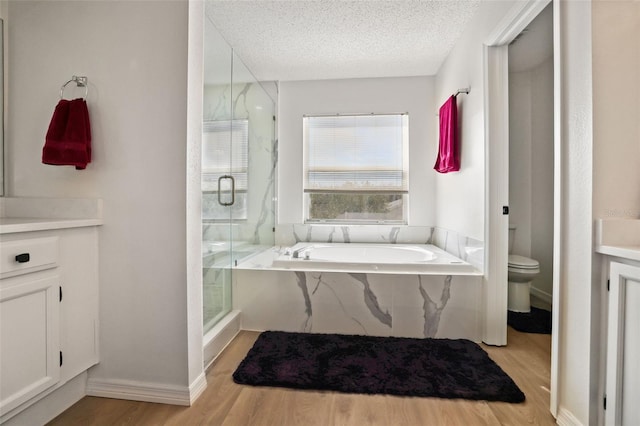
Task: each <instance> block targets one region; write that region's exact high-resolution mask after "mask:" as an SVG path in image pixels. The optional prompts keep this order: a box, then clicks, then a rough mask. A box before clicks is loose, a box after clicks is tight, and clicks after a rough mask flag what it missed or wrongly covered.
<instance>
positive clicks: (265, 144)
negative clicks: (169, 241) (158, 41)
mask: <svg viewBox="0 0 640 426" xmlns="http://www.w3.org/2000/svg"><path fill="white" fill-rule="evenodd" d="M204 99H205V101H204V119H205V120H228V119H229V118H230V117H233V118H234V119H247V120H248V123H249V152H248V155H249V169H248V172H247V174H248V176H247V179H248V183H247V191H246V208H247V218H246V220H235V221H234V222H233V224H232V225H231V227H232V231H231V235H232V238H233V240H234V242H242V243H244V244H248V245H261V246H273V244H274V232H273V224H274V223H275V205H274V191H275V173H276V163H277V141H276V139H275V130H274V125H275V123H274V114H275V104H274V102H273V100H272V99H271V98H270V97H269V95H268V94H267V92H266V91H265V90H264V88H263V86H262V85H261V84H259V83H257V82H251V83H239V84H233V85H206V86H205V89H204ZM230 109H232V110H233V113H232V111H231V110H230ZM240 196H241V195H238V200H239V197H240ZM229 226H230V225H229V221H222V222H214V221H211V222H203V227H202V240H203V241H204V242H205V243H206V242H220V241H228V240H229Z"/></svg>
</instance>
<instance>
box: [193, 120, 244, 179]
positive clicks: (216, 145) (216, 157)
mask: <svg viewBox="0 0 640 426" xmlns="http://www.w3.org/2000/svg"><path fill="white" fill-rule="evenodd" d="M248 166H249V121H248V120H231V121H230V120H224V121H205V122H204V125H203V134H202V190H203V191H217V190H218V178H219V177H220V176H223V175H228V174H232V175H233V177H234V178H235V185H236V190H238V191H243V190H246V189H247V169H248Z"/></svg>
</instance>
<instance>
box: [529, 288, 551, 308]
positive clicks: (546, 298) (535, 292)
mask: <svg viewBox="0 0 640 426" xmlns="http://www.w3.org/2000/svg"><path fill="white" fill-rule="evenodd" d="M530 293H531V295H532V296H534V297H537V298H538V299H540V300H542V301H543V302H545V303H548V304H549V305H553V296H552V295H550V294H549V293H547V292H546V291H542V290H540V289H539V288H536V287H533V286H532V287H531V290H530Z"/></svg>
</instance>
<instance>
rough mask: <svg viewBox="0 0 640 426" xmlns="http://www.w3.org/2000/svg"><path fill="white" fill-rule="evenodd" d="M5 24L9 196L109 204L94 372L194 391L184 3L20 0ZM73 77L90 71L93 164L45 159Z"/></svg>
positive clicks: (101, 377) (102, 249)
mask: <svg viewBox="0 0 640 426" xmlns="http://www.w3.org/2000/svg"><path fill="white" fill-rule="evenodd" d="M9 19H10V21H11V34H10V36H11V37H10V40H11V46H10V47H11V58H10V64H9V68H10V69H9V73H10V74H9V79H10V84H9V87H10V90H11V93H12V97H11V99H10V105H11V108H10V111H9V122H8V125H9V132H8V143H9V150H8V160H9V163H10V164H11V170H10V174H9V176H8V180H9V193H10V195H11V196H44V197H97V198H102V199H103V200H104V226H103V227H102V228H101V232H100V247H99V250H100V333H101V334H100V336H101V338H100V349H101V361H100V364H99V365H98V366H97V367H96V368H95V369H94V370H93V371H92V372H91V377H92V378H93V379H97V380H121V379H122V380H130V381H134V382H142V383H146V384H151V385H153V384H154V383H158V384H169V385H179V386H186V385H188V384H189V383H190V381H191V380H193V378H194V377H195V376H198V371H197V370H198V368H196V371H189V369H190V366H189V363H190V362H195V363H196V364H197V359H198V356H197V354H196V355H195V358H193V359H191V360H190V359H189V354H188V337H187V336H190V339H191V340H192V342H191V346H190V348H191V350H192V351H193V350H197V349H196V348H198V347H199V348H200V351H201V348H202V343H201V340H200V342H199V344H198V342H196V343H195V344H194V343H193V340H194V339H195V337H194V334H193V333H191V335H189V333H188V318H189V320H190V321H196V322H197V321H198V318H201V316H199V315H201V314H198V313H197V312H195V311H189V312H188V309H187V303H188V302H187V297H189V298H190V299H193V300H192V301H191V302H193V303H195V304H196V306H198V309H201V301H198V300H197V299H198V293H197V292H195V293H193V292H191V293H189V294H188V292H187V270H186V189H185V188H186V176H187V172H186V162H187V158H186V152H187V149H186V146H187V142H186V139H187V35H188V34H187V28H188V27H187V26H188V3H187V2H183V1H168V2H167V1H143V2H106V1H104V2H103V1H98V2H77V1H55V2H54V1H42V2H30V1H14V2H11V3H10V4H9ZM72 75H83V76H87V77H88V79H89V98H88V106H89V112H90V118H91V124H92V133H93V162H92V163H91V164H89V165H88V166H87V169H86V170H83V171H77V170H75V169H74V168H73V167H56V166H48V165H43V164H41V161H40V159H41V150H42V146H43V143H44V135H45V133H46V130H47V127H48V124H49V120H50V118H51V114H52V112H53V108H54V106H55V104H56V103H57V101H58V91H59V89H60V86H61V85H62V84H63V83H64V82H65V81H67V80H68V79H70V78H71V76H72ZM65 93H67V96H69V95H70V94H71V91H70V90H67V91H66V92H65ZM196 156H197V153H196ZM191 157H193V155H192V156H191ZM191 163H193V158H191ZM199 273H200V272H199V271H198V274H199ZM191 306H193V305H191ZM200 321H201V319H200ZM196 334H197V330H196ZM200 335H201V332H200ZM196 340H197V339H196ZM199 359H200V363H201V362H202V356H201V353H200V357H199ZM194 360H195V361H194ZM196 367H199V368H200V370H199V371H200V372H201V371H202V365H200V366H196Z"/></svg>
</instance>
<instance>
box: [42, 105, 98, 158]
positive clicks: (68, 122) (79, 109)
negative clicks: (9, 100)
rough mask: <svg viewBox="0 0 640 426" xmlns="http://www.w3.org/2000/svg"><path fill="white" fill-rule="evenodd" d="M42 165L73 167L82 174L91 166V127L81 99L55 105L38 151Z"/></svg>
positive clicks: (85, 106) (87, 112) (85, 107)
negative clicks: (39, 151) (40, 148)
mask: <svg viewBox="0 0 640 426" xmlns="http://www.w3.org/2000/svg"><path fill="white" fill-rule="evenodd" d="M42 162H43V163H44V164H52V165H56V166H76V169H77V170H83V169H84V168H86V167H87V164H88V163H90V162H91V125H90V123H89V110H88V109H87V102H86V101H85V100H84V99H80V98H78V99H73V100H67V99H62V100H60V102H58V105H56V108H55V110H54V111H53V117H52V118H51V123H50V124H49V130H47V136H46V138H45V144H44V147H43V148H42Z"/></svg>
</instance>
